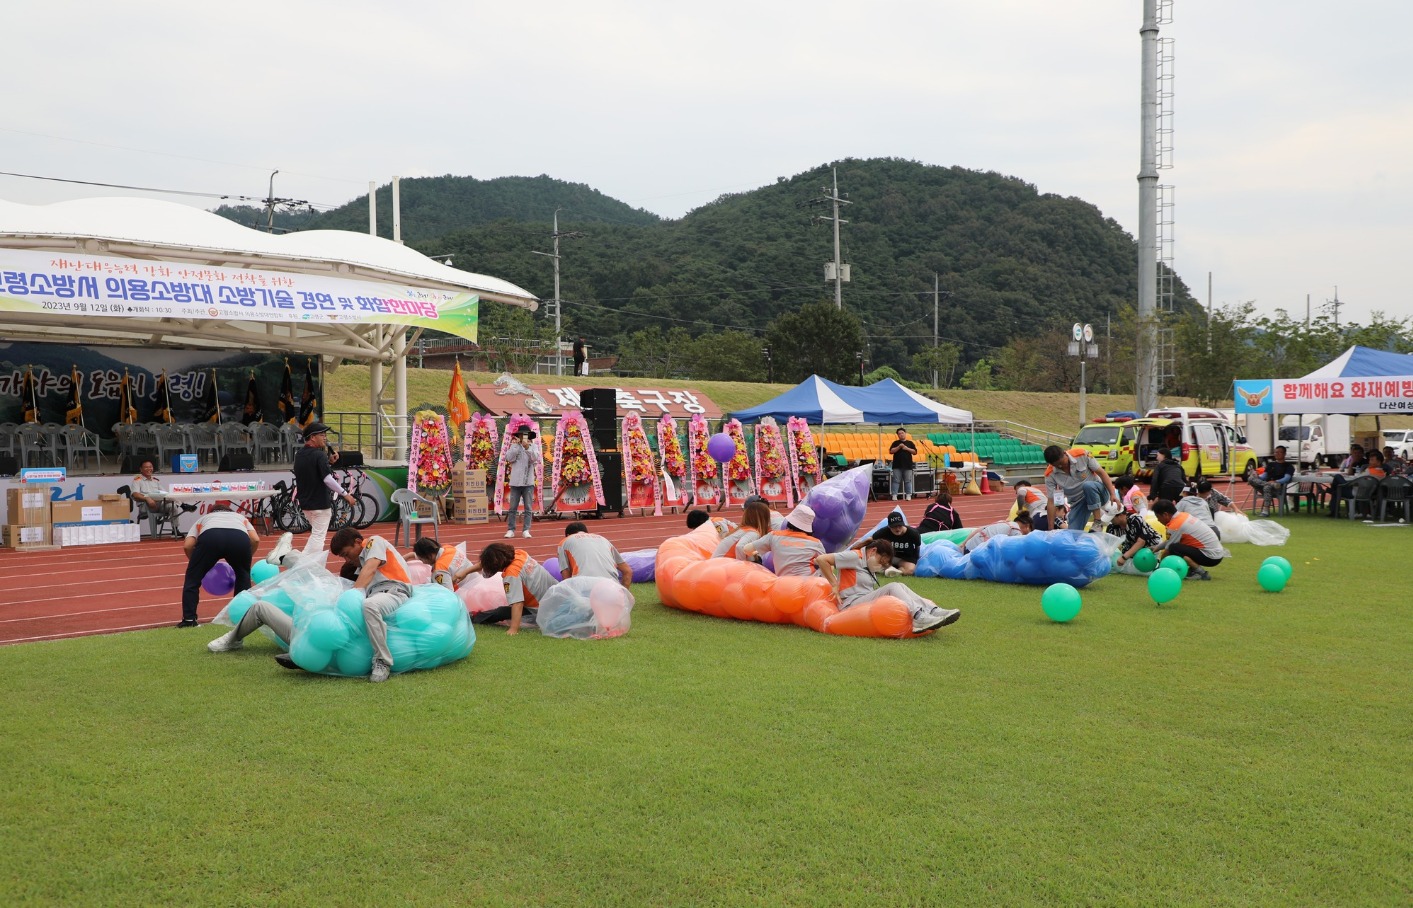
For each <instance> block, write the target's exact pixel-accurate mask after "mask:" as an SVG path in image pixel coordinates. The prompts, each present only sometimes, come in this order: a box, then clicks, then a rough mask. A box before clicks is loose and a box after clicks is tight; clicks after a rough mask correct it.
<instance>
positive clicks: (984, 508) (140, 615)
mask: <svg viewBox="0 0 1413 908" xmlns="http://www.w3.org/2000/svg"><path fill="white" fill-rule="evenodd" d="M1013 501H1014V499H1013V498H1012V497H1011V496H1010V495H1007V494H1000V495H987V496H982V497H959V498H958V499H956V505H957V510H958V511H959V512H960V513H961V515H962V519H963V521H964V522H965V523H966V525H967V526H970V527H976V526H982V525H984V524H987V523H991V522H993V521H996V520H1001V519H1003V518H1004V517H1005V515H1006V512H1008V511H1009V510H1010V507H1011V504H1012V502H1013ZM902 505H903V510H904V512H905V513H906V514H907V515H908V522H909V523H910V524H915V523H917V521H918V520H919V519H921V517H922V512H923V510H924V509H925V508H926V506H927V502H926V501H911V502H903V503H902ZM893 506H894V502H891V501H875V502H870V503H869V507H868V512H867V516H866V517H865V518H864V526H865V527H871V526H873V525H874V524H875V523H877V522H878V521H880V520H882V519H883V516H884V515H885V514H886V513H887V512H888V511H890V510H892V508H893ZM723 513H724V514H726V515H727V516H733V515H734V516H739V515H740V508H736V509H728V510H726V511H724V512H723ZM570 519H573V518H572V517H571V518H567V519H566V518H557V519H554V520H537V521H535V524H534V526H533V527H532V529H531V532H532V533H533V534H534V536H533V538H531V539H522V538H520V537H519V536H518V535H517V536H516V539H515V544H516V546H518V547H520V548H524V549H526V550H528V551H529V552H530V554H531V556H533V557H534V558H536V559H539V560H540V561H544V560H545V559H547V558H552V557H554V554H555V548H556V546H557V545H558V544H559V540H561V539H562V538H564V527H565V526H566V524H567V523H568V522H569V520H570ZM684 521H685V517H684V515H683V514H667V515H664V516H662V517H651V516H647V517H638V516H629V517H625V518H623V519H619V518H618V517H617V516H616V515H615V516H610V517H605V518H604V519H603V520H588V521H586V522H587V523H588V524H589V529H590V531H592V532H596V533H600V534H602V535H603V536H606V537H608V538H609V539H610V540H612V541H613V543H614V545H616V546H617V547H618V550H619V551H620V552H630V551H634V550H637V549H647V548H655V547H657V545H658V544H659V543H661V542H662V540H664V539H666V538H667V537H669V536H676V535H678V534H680V533H683V532H686V525H685V522H684ZM396 529H397V526H396V524H393V523H384V524H375V525H374V526H373V527H371V528H370V529H368V530H366V531H364V532H365V534H373V533H377V534H380V535H382V536H384V537H385V538H388V539H392V537H393V535H394V533H395V532H396ZM504 534H505V525H504V524H503V523H494V522H492V523H488V524H470V525H461V524H442V527H441V540H442V541H443V542H445V543H448V544H452V545H454V544H456V543H459V542H462V541H465V542H466V543H467V546H466V547H467V551H468V552H469V553H472V554H475V553H477V552H479V551H480V550H481V548H482V547H484V546H485V545H487V544H488V543H491V542H495V541H498V540H500V539H501V538H502V537H503V536H504ZM302 538H304V537H296V538H295V545H296V546H298V545H300V544H301V539H302ZM274 544H275V540H274V537H271V538H270V539H269V540H267V541H266V542H265V544H264V545H262V546H261V547H260V552H261V553H264V552H268V551H269V550H270V549H271V548H273V547H274ZM408 549H410V546H407V547H405V548H404V552H407V551H408ZM185 572H186V557H185V556H184V555H183V554H182V547H181V545H180V543H178V542H176V541H174V540H170V539H165V540H146V541H143V542H131V543H124V544H121V545H103V546H89V547H75V548H68V549H62V550H59V551H53V552H16V551H14V550H13V549H0V645H3V644H10V643H30V642H34V641H39V640H57V639H61V638H64V637H80V636H84V635H88V634H111V633H116V632H118V631H135V630H145V629H148V628H154V627H170V626H174V625H175V624H176V623H177V622H178V621H179V620H181V585H182V577H183V574H184V573H185ZM229 601H230V597H229V596H219V597H217V596H211V595H209V594H207V593H205V592H203V593H202V595H201V607H200V616H201V620H202V621H203V622H205V621H210V620H211V619H212V618H213V617H215V616H216V613H217V612H219V611H220V610H221V609H222V608H223V607H224V606H225V604H226V603H227V602H229Z"/></svg>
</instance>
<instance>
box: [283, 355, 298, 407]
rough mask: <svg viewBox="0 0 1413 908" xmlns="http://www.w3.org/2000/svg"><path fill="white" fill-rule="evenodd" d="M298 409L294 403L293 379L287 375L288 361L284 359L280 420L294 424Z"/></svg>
mask: <svg viewBox="0 0 1413 908" xmlns="http://www.w3.org/2000/svg"><path fill="white" fill-rule="evenodd" d="M298 412H299V408H298V407H297V406H296V405H295V403H294V379H293V377H291V376H290V374H289V359H288V358H286V359H285V377H284V378H283V379H281V380H280V420H281V421H282V422H294V418H295V416H296V415H298Z"/></svg>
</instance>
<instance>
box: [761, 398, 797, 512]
mask: <svg viewBox="0 0 1413 908" xmlns="http://www.w3.org/2000/svg"><path fill="white" fill-rule="evenodd" d="M756 494H757V495H759V496H760V497H762V498H764V499H765V500H766V501H768V502H770V503H771V504H781V505H784V506H785V508H786V509H789V508H792V507H794V506H795V488H794V484H793V483H792V482H791V481H790V458H789V457H788V456H787V454H786V451H785V442H784V440H783V439H781V437H780V427H779V426H777V425H776V424H775V418H774V417H772V416H767V417H765V418H764V419H762V420H761V421H760V424H759V425H757V426H756Z"/></svg>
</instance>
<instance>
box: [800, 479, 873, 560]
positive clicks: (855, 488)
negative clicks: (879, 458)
mask: <svg viewBox="0 0 1413 908" xmlns="http://www.w3.org/2000/svg"><path fill="white" fill-rule="evenodd" d="M872 482H873V466H872V465H871V464H865V465H864V466H861V467H854V468H853V469H852V470H846V471H845V472H843V473H840V474H839V475H838V476H834V477H832V478H830V479H826V480H825V481H824V482H821V483H820V484H819V485H817V486H815V487H814V488H813V489H810V493H809V495H808V496H807V497H806V498H805V503H806V504H808V505H809V506H810V507H811V508H813V509H814V515H815V517H814V530H813V534H814V536H815V538H816V539H818V540H819V541H820V542H822V543H823V544H824V548H825V551H828V552H839V551H842V550H844V549H845V548H847V547H848V545H849V540H851V539H853V538H854V534H855V533H857V532H858V531H859V524H861V523H863V519H864V512H865V511H867V510H868V489H869V485H870V483H872Z"/></svg>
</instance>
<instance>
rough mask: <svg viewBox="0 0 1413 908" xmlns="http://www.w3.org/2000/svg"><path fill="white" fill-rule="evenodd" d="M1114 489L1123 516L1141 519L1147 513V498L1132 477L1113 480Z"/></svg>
mask: <svg viewBox="0 0 1413 908" xmlns="http://www.w3.org/2000/svg"><path fill="white" fill-rule="evenodd" d="M1114 488H1115V489H1116V490H1118V492H1119V495H1120V501H1121V502H1122V504H1123V508H1124V513H1125V514H1137V515H1138V516H1140V517H1142V516H1143V515H1144V514H1147V513H1148V496H1147V495H1144V494H1143V489H1142V488H1141V487H1140V486H1139V485H1138V481H1137V480H1136V479H1134V478H1133V477H1132V476H1127V475H1125V476H1120V477H1119V478H1118V479H1115V480H1114ZM1036 529H1039V527H1036Z"/></svg>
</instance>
